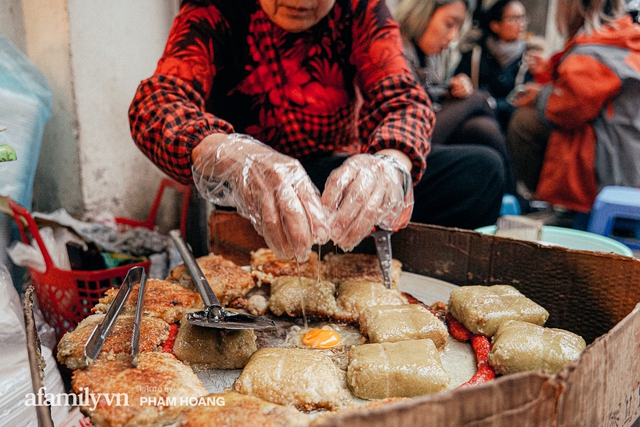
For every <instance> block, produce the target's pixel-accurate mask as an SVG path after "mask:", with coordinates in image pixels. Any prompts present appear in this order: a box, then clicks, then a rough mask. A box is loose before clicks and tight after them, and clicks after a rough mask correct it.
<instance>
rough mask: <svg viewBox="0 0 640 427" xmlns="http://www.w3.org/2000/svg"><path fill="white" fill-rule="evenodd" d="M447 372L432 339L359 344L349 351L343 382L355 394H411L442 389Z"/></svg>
mask: <svg viewBox="0 0 640 427" xmlns="http://www.w3.org/2000/svg"><path fill="white" fill-rule="evenodd" d="M449 381H450V378H449V374H447V372H446V371H445V370H444V368H443V367H442V362H441V360H440V355H439V353H438V349H437V348H436V346H435V344H434V343H433V341H431V340H430V339H425V340H411V341H399V342H395V343H382V344H363V345H360V346H356V347H353V348H352V349H351V352H350V354H349V366H348V368H347V383H348V384H349V387H350V388H351V390H352V391H353V394H355V395H356V396H358V397H361V398H363V399H385V398H388V397H414V396H420V395H423V394H432V393H437V392H439V391H443V390H446V389H447V388H448V386H449Z"/></svg>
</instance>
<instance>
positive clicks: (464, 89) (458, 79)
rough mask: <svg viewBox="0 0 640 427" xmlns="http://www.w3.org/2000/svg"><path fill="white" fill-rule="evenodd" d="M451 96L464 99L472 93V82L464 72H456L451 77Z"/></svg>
mask: <svg viewBox="0 0 640 427" xmlns="http://www.w3.org/2000/svg"><path fill="white" fill-rule="evenodd" d="M449 83H450V84H451V96H453V97H454V98H461V99H464V98H466V97H468V96H469V95H471V94H472V93H473V84H472V83H471V79H470V78H469V76H467V75H466V74H462V73H460V74H457V75H455V76H453V77H451V80H450V81H449Z"/></svg>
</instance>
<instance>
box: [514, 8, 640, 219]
mask: <svg viewBox="0 0 640 427" xmlns="http://www.w3.org/2000/svg"><path fill="white" fill-rule="evenodd" d="M556 25H557V27H558V29H559V31H560V33H561V34H562V35H563V36H564V37H565V38H566V39H567V40H566V43H565V46H564V49H563V51H562V52H561V53H560V54H557V55H554V56H553V57H552V60H551V61H550V63H551V64H552V65H554V66H555V67H554V70H553V80H552V82H551V83H549V84H547V85H538V84H535V83H527V84H526V86H527V92H526V93H525V94H524V95H523V96H522V97H521V98H519V99H518V100H516V102H515V105H516V106H517V107H520V108H518V110H516V112H515V113H514V114H513V117H512V119H511V122H510V124H509V130H508V133H507V139H508V142H509V145H510V148H511V152H512V153H513V156H514V164H515V167H516V172H517V174H518V177H519V178H520V179H521V180H522V181H523V182H524V183H525V184H526V185H527V187H529V189H530V190H531V191H535V192H536V196H537V197H538V198H540V199H542V200H545V201H547V202H549V203H551V204H554V205H560V206H563V207H565V208H567V209H569V210H572V211H575V212H588V211H590V210H591V206H592V205H593V202H594V200H595V197H596V195H597V193H598V191H599V190H600V189H601V188H602V187H603V186H605V185H622V186H640V161H639V159H640V62H638V61H637V58H638V57H639V55H640V26H638V25H637V24H634V23H633V22H632V19H631V17H629V16H628V15H626V14H625V7H624V0H559V1H558V9H557V13H556Z"/></svg>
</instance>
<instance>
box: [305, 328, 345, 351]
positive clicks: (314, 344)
mask: <svg viewBox="0 0 640 427" xmlns="http://www.w3.org/2000/svg"><path fill="white" fill-rule="evenodd" d="M302 343H303V344H304V345H306V346H308V347H311V348H319V349H325V348H331V347H334V346H336V345H338V344H339V343H340V335H338V333H337V332H336V331H334V330H333V329H312V330H310V331H309V332H307V333H306V334H304V336H303V337H302Z"/></svg>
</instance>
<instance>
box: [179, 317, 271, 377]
mask: <svg viewBox="0 0 640 427" xmlns="http://www.w3.org/2000/svg"><path fill="white" fill-rule="evenodd" d="M257 349H258V347H257V346H256V334H255V333H254V332H253V329H237V330H233V329H218V328H206V327H200V326H194V325H192V324H191V323H189V322H188V321H187V319H186V318H183V319H182V321H181V322H180V329H179V330H178V335H177V336H176V341H175V343H174V345H173V354H174V355H175V356H176V357H177V358H178V359H179V360H181V361H182V362H184V363H186V364H187V365H189V366H191V367H192V368H193V369H194V370H196V371H198V370H207V369H241V368H244V366H245V365H246V364H247V362H248V361H249V358H250V357H251V355H252V354H253V353H254V352H255V351H256V350H257Z"/></svg>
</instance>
